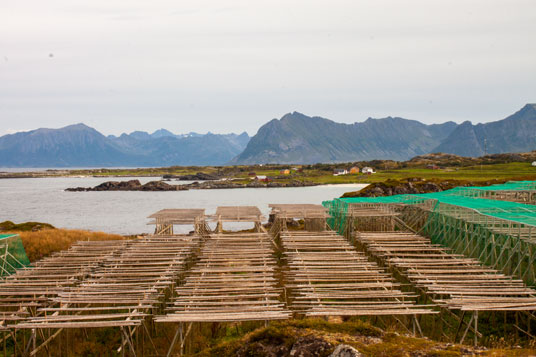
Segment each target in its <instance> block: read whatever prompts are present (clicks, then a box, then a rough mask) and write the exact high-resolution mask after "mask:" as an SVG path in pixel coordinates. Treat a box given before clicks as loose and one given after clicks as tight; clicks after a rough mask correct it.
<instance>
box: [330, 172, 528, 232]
mask: <svg viewBox="0 0 536 357" xmlns="http://www.w3.org/2000/svg"><path fill="white" fill-rule="evenodd" d="M532 190H536V181H516V182H507V183H505V184H501V185H493V186H487V187H456V188H454V189H451V190H447V191H443V192H434V193H426V194H406V195H394V196H385V197H351V198H336V199H334V200H332V201H324V202H323V203H322V204H323V205H324V206H325V207H327V208H328V209H329V213H330V214H331V216H332V218H331V219H330V220H329V222H328V223H329V225H330V227H331V228H332V229H334V230H337V231H339V233H341V232H342V231H344V229H345V226H346V220H347V212H348V205H349V204H353V203H354V204H355V203H376V204H405V205H414V204H421V203H423V202H425V201H429V200H433V201H435V202H431V203H432V204H434V203H440V204H441V203H443V204H448V205H454V206H458V207H463V208H467V209H471V210H474V211H475V212H477V213H479V214H483V215H487V216H490V217H494V218H499V219H504V220H507V221H512V222H516V223H520V224H523V225H530V226H535V227H536V206H534V205H530V204H524V203H519V202H511V201H502V200H498V199H487V198H483V197H484V196H483V195H482V194H481V193H482V192H486V191H532Z"/></svg>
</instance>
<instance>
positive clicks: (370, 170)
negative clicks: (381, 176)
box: [361, 166, 375, 174]
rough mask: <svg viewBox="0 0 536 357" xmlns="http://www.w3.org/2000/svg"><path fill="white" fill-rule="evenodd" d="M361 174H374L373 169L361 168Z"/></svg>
mask: <svg viewBox="0 0 536 357" xmlns="http://www.w3.org/2000/svg"><path fill="white" fill-rule="evenodd" d="M361 172H362V173H364V174H374V173H375V172H374V169H373V168H372V167H368V166H367V167H363V168H362V169H361Z"/></svg>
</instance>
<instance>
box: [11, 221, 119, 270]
mask: <svg viewBox="0 0 536 357" xmlns="http://www.w3.org/2000/svg"><path fill="white" fill-rule="evenodd" d="M11 233H17V234H18V235H19V236H20V238H21V239H22V244H23V245H24V249H25V250H26V255H27V256H28V259H29V260H30V262H35V261H37V260H39V259H42V258H44V257H46V256H48V255H50V254H52V253H54V252H58V251H61V250H65V249H68V248H69V247H70V246H71V245H72V244H73V243H74V242H77V241H81V240H120V239H127V238H125V237H123V236H121V235H118V234H109V233H103V232H89V231H83V230H77V229H43V230H40V231H37V232H16V231H14V232H11Z"/></svg>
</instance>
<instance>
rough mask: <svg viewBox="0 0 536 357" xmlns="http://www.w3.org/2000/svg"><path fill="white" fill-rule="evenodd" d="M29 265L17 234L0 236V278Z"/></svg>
mask: <svg viewBox="0 0 536 357" xmlns="http://www.w3.org/2000/svg"><path fill="white" fill-rule="evenodd" d="M28 265H30V260H29V259H28V257H27V256H26V250H25V249H24V245H23V244H22V240H21V239H20V237H19V236H18V235H17V234H0V277H4V276H7V275H11V274H13V273H14V272H15V271H16V270H17V269H20V268H23V267H26V266H28Z"/></svg>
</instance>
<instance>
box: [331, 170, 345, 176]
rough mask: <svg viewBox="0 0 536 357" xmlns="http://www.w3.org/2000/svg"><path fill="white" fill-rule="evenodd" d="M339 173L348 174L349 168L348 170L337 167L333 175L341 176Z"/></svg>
mask: <svg viewBox="0 0 536 357" xmlns="http://www.w3.org/2000/svg"><path fill="white" fill-rule="evenodd" d="M339 175H348V170H346V169H335V170H333V176H339Z"/></svg>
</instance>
